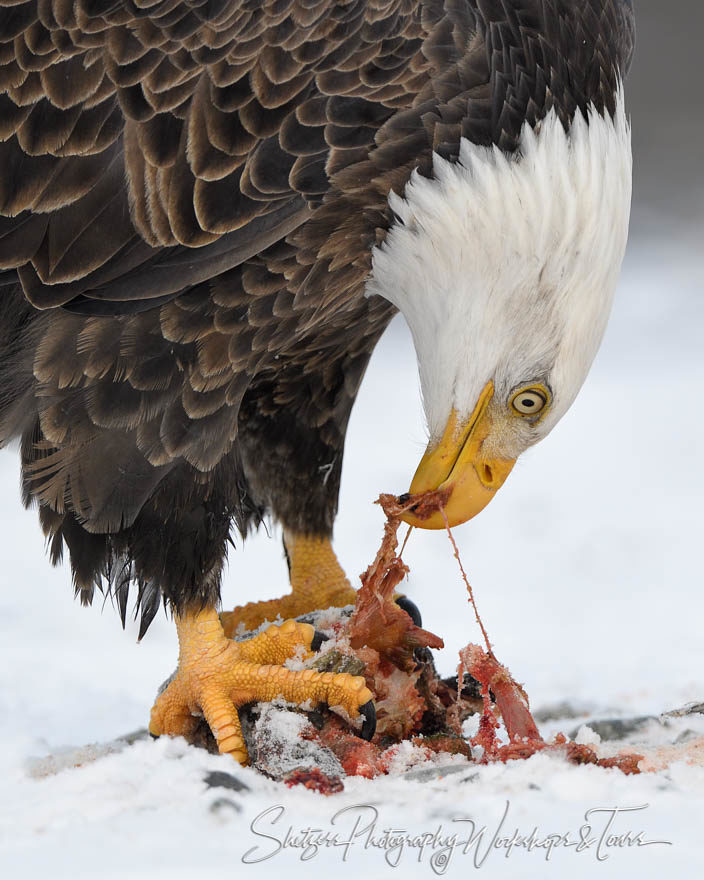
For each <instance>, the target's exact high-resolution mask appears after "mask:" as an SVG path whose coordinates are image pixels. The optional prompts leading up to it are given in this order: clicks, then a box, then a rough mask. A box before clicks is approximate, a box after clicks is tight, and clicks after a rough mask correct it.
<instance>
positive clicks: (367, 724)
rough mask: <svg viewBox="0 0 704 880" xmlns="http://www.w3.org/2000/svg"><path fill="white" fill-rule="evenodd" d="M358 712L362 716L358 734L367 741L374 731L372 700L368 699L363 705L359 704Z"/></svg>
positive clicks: (374, 719) (374, 711) (374, 717)
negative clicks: (362, 720) (360, 728)
mask: <svg viewBox="0 0 704 880" xmlns="http://www.w3.org/2000/svg"><path fill="white" fill-rule="evenodd" d="M359 714H360V715H363V716H364V723H363V724H362V730H361V732H360V734H359V735H360V736H361V737H362V739H366V741H367V742H369V740H370V739H371V738H372V737H373V736H374V734H375V733H376V706H375V705H374V700H368V701H367V702H366V703H365V704H364V705H363V706H360V707H359Z"/></svg>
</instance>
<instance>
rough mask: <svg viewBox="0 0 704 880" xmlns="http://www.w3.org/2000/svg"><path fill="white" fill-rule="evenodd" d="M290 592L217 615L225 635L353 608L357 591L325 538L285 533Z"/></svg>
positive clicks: (231, 635) (232, 635)
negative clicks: (314, 613)
mask: <svg viewBox="0 0 704 880" xmlns="http://www.w3.org/2000/svg"><path fill="white" fill-rule="evenodd" d="M284 543H285V545H286V552H287V555H288V560H289V569H290V578H291V592H290V593H289V594H288V595H286V596H282V597H281V598H280V599H272V600H271V601H268V602H249V603H248V604H247V605H240V606H238V607H237V608H235V609H234V610H233V611H229V612H224V613H223V614H221V615H220V619H221V621H222V625H223V628H224V630H225V634H226V635H227V636H229V637H230V638H232V637H234V635H235V633H236V631H237V627H238V626H239V624H244V627H245V629H248V630H253V629H256V628H257V627H258V626H260V625H261V624H262V623H263V622H264V621H265V620H276V619H277V618H281V619H282V620H286V619H287V618H289V617H300V615H301V614H308V613H310V612H311V611H318V610H319V609H321V608H331V607H332V608H344V606H345V605H354V602H355V599H356V597H357V591H356V590H355V589H353V588H352V586H351V585H350V582H349V581H348V580H347V577H346V576H345V573H344V571H343V570H342V567H341V566H340V563H339V562H338V561H337V557H336V556H335V553H334V551H333V549H332V545H331V543H330V541H329V540H328V539H327V538H317V537H308V536H305V535H294V534H291V533H290V532H285V533H284Z"/></svg>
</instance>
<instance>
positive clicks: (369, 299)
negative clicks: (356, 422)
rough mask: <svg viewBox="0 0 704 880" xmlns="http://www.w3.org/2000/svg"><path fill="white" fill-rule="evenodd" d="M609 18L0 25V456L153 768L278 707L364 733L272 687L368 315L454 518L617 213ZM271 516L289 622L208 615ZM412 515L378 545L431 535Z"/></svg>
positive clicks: (203, 8) (311, 605) (618, 163)
mask: <svg viewBox="0 0 704 880" xmlns="http://www.w3.org/2000/svg"><path fill="white" fill-rule="evenodd" d="M633 43H634V31H633V11H632V4H631V2H630V0H578V2H577V0H0V47H1V48H0V278H1V282H2V293H1V295H0V311H1V321H0V442H3V443H5V442H8V441H10V440H12V439H13V438H20V439H21V459H22V480H23V491H24V500H25V503H26V504H28V505H29V504H33V505H35V506H36V507H37V508H38V511H39V518H40V522H41V526H42V528H43V530H44V533H45V534H46V536H47V539H48V544H49V548H50V554H51V559H52V561H53V562H54V563H56V562H58V561H59V560H60V559H61V558H62V554H63V553H64V550H67V551H68V554H69V555H70V563H71V568H72V572H73V580H74V584H75V589H76V592H77V594H78V595H79V596H80V598H81V600H82V601H83V602H84V603H90V601H91V599H92V597H93V594H94V592H95V590H96V589H101V590H103V591H110V593H111V594H112V595H113V597H114V599H115V601H116V604H117V606H118V608H119V610H120V613H121V615H122V618H123V622H124V618H125V614H126V608H127V602H128V593H129V591H130V587H131V586H132V587H134V588H135V592H136V602H137V606H138V608H139V609H141V627H140V637H141V636H142V635H143V634H144V632H145V631H146V629H147V627H148V626H149V623H150V621H151V620H152V618H153V616H154V614H155V613H156V611H157V609H158V607H159V605H160V604H161V602H162V600H163V602H164V603H165V604H166V605H167V606H169V607H170V608H171V609H172V611H173V613H174V617H175V620H176V625H177V628H178V634H179V643H180V655H179V669H178V672H177V674H176V675H175V677H174V678H173V680H172V681H171V683H170V684H169V685H168V687H167V688H166V690H164V691H163V693H162V694H161V695H160V696H159V698H158V699H157V702H156V704H155V706H154V708H153V710H152V716H151V724H150V729H151V731H152V733H154V734H155V735H158V734H162V733H166V734H183V733H188V732H189V731H190V730H192V727H193V724H194V715H196V714H199V713H200V714H202V715H204V716H205V718H206V720H207V722H208V724H209V725H210V727H211V729H212V731H213V733H214V735H215V737H216V739H217V742H218V746H219V749H220V751H221V752H225V753H229V754H231V755H233V756H234V757H235V758H236V759H237V760H239V761H246V757H247V756H246V749H245V746H244V742H243V739H242V736H241V730H240V725H239V720H238V714H237V707H238V706H241V705H243V704H244V703H246V702H250V701H252V700H253V699H270V698H272V697H274V696H276V695H282V696H283V697H284V698H286V699H288V700H292V701H294V702H302V701H304V700H307V699H315V700H321V701H326V702H328V703H329V704H332V705H341V706H342V707H344V708H345V709H346V710H347V712H348V713H349V715H350V716H351V717H353V718H354V717H358V715H359V713H360V712H361V714H362V715H364V716H365V717H366V718H367V724H366V728H367V730H366V732H367V733H369V732H370V729H371V728H373V695H372V694H371V692H370V691H369V689H368V688H367V687H366V686H365V682H364V679H362V678H359V677H353V676H350V675H346V674H340V675H335V676H334V675H332V674H330V673H326V674H321V673H315V672H313V671H312V670H307V671H293V670H291V669H288V668H286V667H284V666H283V665H282V664H283V663H284V661H285V660H286V659H287V658H288V657H289V656H291V655H292V653H293V652H294V651H295V650H296V649H297V648H298V646H300V645H301V644H303V645H304V648H310V646H311V643H312V642H313V640H314V638H315V634H314V632H313V629H312V627H310V626H309V625H307V624H304V623H300V622H296V621H293V620H287V621H286V622H285V623H283V624H282V625H280V626H278V627H271V628H270V629H268V630H265V631H264V632H262V633H261V634H260V635H258V636H257V637H256V638H253V639H250V640H249V641H244V642H236V641H234V640H232V639H231V638H228V636H231V635H232V633H233V631H234V628H235V627H236V626H237V625H238V624H240V623H244V624H245V625H246V626H248V627H250V628H251V627H256V626H257V625H258V624H259V623H261V621H262V620H265V619H269V620H275V619H276V618H277V615H281V617H282V618H293V617H296V616H299V615H301V614H302V613H304V612H307V611H309V610H311V609H315V608H320V607H328V606H331V605H338V606H341V605H345V604H347V603H348V602H349V601H351V600H352V599H353V597H354V591H353V590H352V588H351V587H350V585H349V582H348V581H347V579H346V578H345V576H344V573H343V572H342V570H341V568H340V566H339V564H338V563H337V560H336V558H335V556H334V553H333V551H332V548H331V545H330V537H331V534H332V528H333V522H334V518H335V513H336V508H337V497H338V489H339V482H340V470H341V463H342V453H343V447H344V441H345V432H346V428H347V423H348V419H349V416H350V411H351V408H352V405H353V403H354V400H355V396H356V394H357V391H358V388H359V385H360V382H361V381H362V377H363V375H364V371H365V368H366V366H367V363H368V360H369V357H370V355H371V353H372V350H373V349H374V346H375V344H376V342H377V340H378V339H379V337H380V335H381V334H382V332H383V331H384V328H385V327H386V326H387V324H388V323H389V321H390V319H391V318H392V317H393V315H394V314H395V313H396V311H397V310H399V311H400V312H402V314H403V315H404V317H405V319H406V320H407V322H408V324H409V326H410V329H411V332H412V335H413V340H414V343H415V347H416V350H417V356H418V364H419V370H420V379H421V386H422V393H423V404H424V407H425V411H426V415H427V420H428V428H429V445H428V451H427V452H426V454H425V456H424V457H423V459H422V461H421V463H420V465H419V467H418V471H417V472H416V475H415V477H414V478H413V480H412V483H411V490H412V491H413V492H425V491H427V490H431V489H437V488H443V489H445V490H446V491H447V493H448V495H447V497H448V501H447V506H446V514H447V517H448V519H449V521H450V523H451V524H458V523H460V522H463V521H465V520H467V519H469V518H471V517H472V516H474V515H475V514H476V513H478V512H479V511H480V510H481V509H482V508H483V507H484V506H485V505H486V504H487V503H488V501H489V500H490V499H491V498H492V497H493V496H494V494H495V493H496V491H497V489H498V488H499V487H500V486H501V485H502V483H503V482H504V480H505V479H506V477H507V476H508V473H509V471H510V470H511V467H512V466H513V463H514V461H515V460H516V458H517V457H518V456H519V455H520V454H521V453H522V452H523V451H524V450H525V449H526V448H527V447H529V446H530V445H531V444H533V443H535V442H537V441H538V440H540V439H541V438H542V437H544V436H545V435H546V434H547V433H548V431H550V429H551V428H552V427H553V426H554V425H555V424H556V422H557V421H558V420H559V419H560V418H561V416H562V415H563V414H564V413H565V411H566V410H567V409H568V407H569V406H570V404H571V403H572V401H573V399H574V397H575V395H576V394H577V392H578V390H579V388H580V386H581V385H582V383H583V381H584V379H585V376H586V374H587V372H588V370H589V367H590V364H591V362H592V359H593V357H594V355H595V353H596V350H597V347H598V345H599V343H600V340H601V337H602V334H603V332H604V328H605V325H606V322H607V318H608V314H609V309H610V304H611V300H612V296H613V292H614V288H615V285H616V281H617V276H618V273H619V270H620V265H621V261H622V258H623V253H624V248H625V243H626V237H627V228H628V218H629V210H630V194H631V150H630V128H629V123H628V120H627V117H626V113H625V109H624V97H623V80H624V78H625V75H626V72H627V69H628V66H629V63H630V58H631V54H632V50H633ZM265 513H269V514H271V515H272V516H273V517H275V518H276V520H278V521H279V522H280V523H281V524H282V527H283V534H284V542H285V548H286V553H287V557H288V560H289V567H290V574H291V583H292V592H291V594H289V595H288V596H285V597H283V598H282V599H280V600H276V601H275V602H268V603H253V604H249V605H245V606H241V607H240V608H238V609H235V611H233V612H230V613H229V614H222V615H219V614H218V613H217V610H216V609H217V607H218V603H219V594H220V579H221V571H222V567H223V561H224V558H225V554H226V548H227V546H228V540H229V537H230V530H231V528H233V526H234V527H236V528H238V529H239V530H240V532H241V533H242V534H243V535H244V534H245V533H246V532H247V531H248V530H249V529H250V528H252V527H255V526H257V525H258V524H259V522H260V521H261V518H262V516H263V515H264V514H265ZM438 516H439V514H436V515H435V516H433V517H430V519H426V520H420V519H419V518H418V517H416V516H414V514H413V512H412V511H409V512H408V514H407V518H408V521H409V522H411V523H413V524H416V525H422V526H424V527H430V528H433V527H438V526H440V525H441V524H442V522H441V520H439V519H438Z"/></svg>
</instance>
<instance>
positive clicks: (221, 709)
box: [149, 608, 375, 764]
mask: <svg viewBox="0 0 704 880" xmlns="http://www.w3.org/2000/svg"><path fill="white" fill-rule="evenodd" d="M176 628H177V630H178V639H179V663H178V670H177V671H176V673H175V675H174V677H173V679H172V680H171V681H170V682H169V684H168V685H167V687H166V688H165V690H164V691H163V692H162V693H161V694H160V695H159V697H158V698H157V700H156V702H155V703H154V706H153V708H152V713H151V719H150V722H149V732H150V733H151V734H152V735H153V736H161V735H163V734H167V735H170V736H185V737H186V738H189V737H190V736H191V735H192V734H193V733H194V732H195V730H196V728H197V726H198V722H199V718H200V717H201V716H203V717H205V720H206V721H207V722H208V725H209V726H210V729H211V730H212V732H213V735H214V736H215V739H216V741H217V744H218V749H219V750H220V752H222V753H224V754H229V755H232V756H233V758H235V759H236V760H237V761H239V762H240V763H241V764H246V763H247V749H246V746H245V743H244V739H243V737H242V729H241V727H240V721H239V717H238V714H237V708H238V707H239V706H244V705H245V704H247V703H252V702H257V701H268V700H273V699H276V698H277V697H282V698H283V699H284V700H288V701H289V702H292V703H304V702H306V701H307V700H311V701H312V702H313V703H327V704H328V705H329V706H331V707H336V706H340V707H342V708H343V709H344V710H345V712H346V713H347V714H348V716H349V717H350V718H351V719H356V718H357V717H358V716H359V715H360V714H362V715H363V716H364V718H365V723H364V725H363V728H362V735H363V736H365V738H371V736H372V735H373V733H374V730H373V727H374V717H375V715H374V704H373V703H372V702H371V701H372V692H371V691H370V690H369V688H368V687H367V686H366V684H365V682H364V679H363V678H362V677H361V676H352V675H347V674H345V673H340V674H338V675H333V674H332V673H320V672H316V671H314V670H312V669H304V670H296V671H294V670H291V669H287V668H285V667H284V666H281V665H280V664H282V663H284V662H285V661H286V660H287V659H288V658H290V657H293V656H294V655H295V654H296V653H297V652H299V651H300V650H301V646H302V648H303V657H306V656H311V651H310V645H311V642H312V640H313V637H314V635H315V630H314V629H313V627H312V626H310V625H309V624H306V623H297V622H296V621H295V620H287V621H286V622H285V623H283V624H281V625H280V626H274V625H272V626H270V627H269V628H268V629H267V630H265V631H264V632H262V633H260V634H259V635H257V636H255V637H254V638H252V639H249V640H248V641H245V642H233V641H232V640H230V639H228V638H227V637H226V636H225V633H224V632H223V629H222V626H221V625H220V621H219V618H218V615H217V612H216V611H215V609H213V608H208V609H205V610H203V611H198V612H193V613H186V614H184V615H183V616H177V617H176Z"/></svg>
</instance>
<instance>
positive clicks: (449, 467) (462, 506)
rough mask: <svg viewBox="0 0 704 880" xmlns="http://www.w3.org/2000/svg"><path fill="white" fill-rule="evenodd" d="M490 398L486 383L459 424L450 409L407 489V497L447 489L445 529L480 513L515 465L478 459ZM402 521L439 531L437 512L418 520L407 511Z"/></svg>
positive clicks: (486, 430) (488, 425)
mask: <svg viewBox="0 0 704 880" xmlns="http://www.w3.org/2000/svg"><path fill="white" fill-rule="evenodd" d="M493 395H494V383H493V382H488V383H487V384H486V385H485V387H484V390H483V391H482V393H481V394H480V395H479V400H478V401H477V405H476V406H475V407H474V411H473V412H472V414H471V416H470V417H469V418H468V419H466V420H464V421H463V422H460V420H459V419H458V417H457V413H456V411H455V410H454V409H453V410H452V412H451V413H450V418H449V419H448V421H447V425H446V427H445V431H444V433H443V435H442V439H441V440H440V442H439V443H437V444H430V445H429V446H428V449H427V451H426V453H425V455H424V456H423V458H422V459H421V462H420V464H419V465H418V470H417V471H416V473H415V476H414V477H413V482H412V483H411V488H410V489H409V492H410V493H411V494H412V495H415V494H419V493H422V492H428V491H431V490H433V489H450V490H451V494H450V497H449V498H448V500H447V503H446V504H445V507H444V510H445V515H446V516H447V520H448V522H449V524H450V525H451V526H457V525H460V523H463V522H466V521H467V520H468V519H471V518H472V517H473V516H476V515H477V514H478V513H479V511H480V510H483V509H484V508H485V507H486V506H487V504H488V503H489V502H490V501H491V499H492V498H493V497H494V495H495V493H496V491H497V489H500V488H501V486H503V484H504V481H505V479H506V477H507V476H508V475H509V474H510V473H511V469H512V468H513V466H514V464H515V463H516V460H515V458H514V459H511V460H504V459H492V458H487V457H485V456H483V455H482V446H483V444H484V441H485V440H486V438H487V437H488V436H489V434H490V433H491V429H492V419H491V415H490V413H489V403H490V401H491V398H492V397H493ZM403 519H404V520H405V522H407V523H410V525H412V526H418V528H421V529H442V528H444V527H445V521H444V519H443V518H442V515H441V514H440V513H439V512H435V513H433V514H431V516H429V517H428V518H427V519H420V518H419V517H417V516H414V514H413V511H412V510H409V511H408V512H407V513H405V514H404V515H403Z"/></svg>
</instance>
